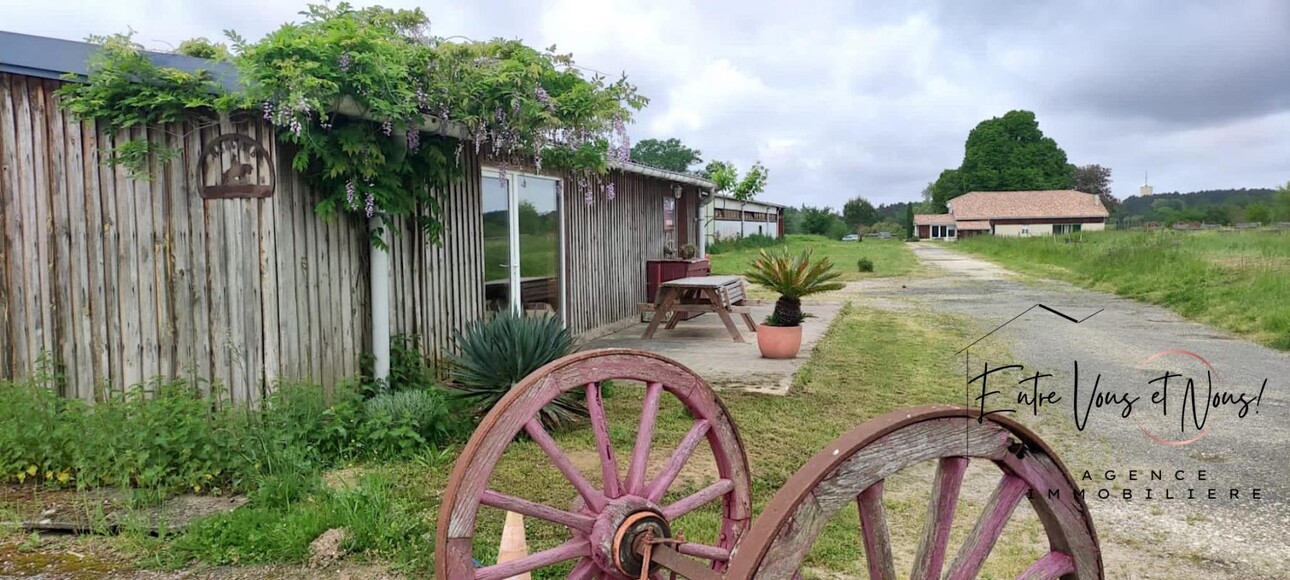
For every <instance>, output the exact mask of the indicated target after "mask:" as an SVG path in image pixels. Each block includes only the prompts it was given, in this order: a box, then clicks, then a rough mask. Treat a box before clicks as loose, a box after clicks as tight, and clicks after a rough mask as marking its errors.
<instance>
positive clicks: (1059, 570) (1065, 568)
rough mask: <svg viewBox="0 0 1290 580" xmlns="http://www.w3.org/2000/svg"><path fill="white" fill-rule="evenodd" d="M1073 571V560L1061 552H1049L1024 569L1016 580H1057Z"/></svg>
mask: <svg viewBox="0 0 1290 580" xmlns="http://www.w3.org/2000/svg"><path fill="white" fill-rule="evenodd" d="M1074 571H1075V559H1074V558H1071V557H1070V556H1069V555H1067V554H1063V553H1061V552H1049V553H1048V554H1046V555H1045V556H1044V557H1043V558H1040V559H1039V560H1037V561H1035V563H1034V564H1031V565H1030V567H1029V568H1026V571H1025V572H1022V573H1021V575H1020V576H1017V580H1057V579H1058V578H1061V577H1062V576H1065V575H1067V574H1070V573H1073V572H1074Z"/></svg>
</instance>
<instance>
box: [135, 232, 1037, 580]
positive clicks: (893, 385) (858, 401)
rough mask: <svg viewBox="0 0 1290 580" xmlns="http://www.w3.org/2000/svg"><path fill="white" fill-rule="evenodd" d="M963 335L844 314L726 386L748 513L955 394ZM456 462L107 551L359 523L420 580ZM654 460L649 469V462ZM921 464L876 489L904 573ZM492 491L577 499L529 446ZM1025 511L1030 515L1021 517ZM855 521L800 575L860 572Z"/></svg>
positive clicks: (371, 549) (664, 439) (627, 415)
mask: <svg viewBox="0 0 1290 580" xmlns="http://www.w3.org/2000/svg"><path fill="white" fill-rule="evenodd" d="M865 243H866V244H867V243H868V242H865ZM971 330H972V329H970V328H969V326H968V324H967V323H966V322H964V319H961V318H953V317H947V316H941V315H933V314H929V313H924V312H919V311H907V312H901V313H898V314H897V313H892V312H887V311H882V310H873V309H865V308H855V307H851V306H848V307H846V308H844V310H843V311H842V313H841V314H839V316H838V318H837V319H836V320H835V322H834V323H833V325H832V327H831V328H830V330H829V332H828V334H827V336H826V337H825V338H824V339H823V340H822V341H821V342H820V344H819V345H818V346H817V347H816V349H815V352H814V354H813V355H812V357H811V359H810V360H809V361H808V362H807V363H806V364H805V366H804V367H803V368H802V369H801V371H800V372H799V373H798V375H797V378H796V381H795V384H794V387H793V389H792V391H791V394H790V395H788V396H770V395H758V394H747V393H738V392H723V393H722V399H723V400H724V401H725V403H726V405H727V406H728V408H729V410H730V412H731V414H732V415H733V417H734V419H735V422H736V424H737V426H738V427H739V429H740V432H741V433H742V436H743V440H744V442H745V444H746V445H747V454H748V457H749V461H750V463H751V467H752V477H753V496H754V507H755V511H756V513H760V512H761V511H762V510H763V509H764V508H765V505H766V503H767V502H768V501H769V499H770V498H771V496H772V495H774V493H775V492H776V491H777V490H778V489H779V488H780V487H781V486H782V485H783V484H784V482H785V481H786V480H787V479H788V478H789V477H790V476H791V475H792V474H793V473H794V472H795V471H796V470H797V469H798V468H799V467H800V466H801V465H802V464H803V463H804V462H805V461H806V460H807V459H808V458H809V457H810V456H811V455H812V454H814V453H815V452H816V451H818V450H819V449H821V448H823V447H824V445H826V444H827V443H828V442H830V441H832V440H833V439H834V438H835V437H837V436H838V435H840V434H841V433H843V432H846V431H848V430H850V429H852V428H853V427H855V426H857V425H859V424H861V423H863V422H864V421H866V420H868V419H870V418H873V417H875V416H877V415H880V414H882V413H884V412H886V411H889V410H892V409H895V408H899V407H906V406H912V405H918V404H922V403H928V402H952V401H956V400H961V394H962V385H961V383H960V382H959V381H960V380H961V379H960V378H959V377H960V375H961V369H959V368H957V365H956V364H955V363H954V362H953V361H954V357H953V356H952V353H953V352H954V351H955V350H956V349H958V348H959V347H960V346H961V344H962V343H963V341H964V340H967V339H968V337H969V335H970V334H971ZM639 387H640V385H634V384H616V385H615V386H614V389H613V391H612V393H611V396H610V397H609V398H608V399H607V407H608V409H607V411H608V416H609V422H610V435H611V438H612V440H613V443H614V445H615V448H616V454H617V455H618V457H619V458H620V468H622V465H621V462H622V461H623V459H622V458H625V457H628V456H630V450H631V448H632V446H633V444H634V441H635V436H636V431H635V425H636V421H637V417H638V416H639V413H640V406H641V402H642V394H643V389H642V388H639ZM690 425H691V420H690V419H689V417H687V416H686V415H685V414H684V413H683V411H682V409H681V407H680V405H679V403H677V402H676V401H675V400H674V399H671V398H670V397H666V396H665V397H664V399H663V404H662V406H661V408H660V411H659V417H658V423H657V427H656V434H655V438H654V449H655V450H656V453H658V454H659V459H660V460H662V459H666V457H667V455H668V454H670V452H671V450H672V449H673V448H675V446H676V444H677V443H678V442H679V441H680V439H681V438H682V437H683V435H684V434H685V432H686V430H687V429H688V428H689V427H690ZM556 439H557V441H558V442H559V444H560V446H561V447H562V448H563V449H564V450H565V451H566V453H568V454H570V455H571V457H573V458H574V461H575V464H577V465H578V466H579V467H580V468H581V469H582V470H583V471H584V473H585V474H586V475H588V476H589V477H591V478H597V479H598V465H597V464H596V463H595V462H594V460H591V459H592V458H594V457H595V451H594V446H593V439H592V436H591V433H590V430H589V429H580V430H576V431H572V432H567V433H560V434H557V437H556ZM708 457H711V455H710V452H709V451H708V450H707V449H706V443H704V444H702V445H701V447H700V449H699V450H697V451H696V452H695V455H694V458H693V459H692V460H691V466H690V467H687V469H686V470H685V471H683V472H682V474H681V477H680V478H678V485H677V486H674V488H675V489H674V490H673V492H671V495H670V497H668V498H665V500H664V502H663V503H664V504H666V503H669V502H670V501H675V499H678V498H679V497H681V496H682V494H686V495H688V494H690V493H694V492H695V491H698V490H699V489H701V488H703V487H705V486H706V485H708V484H709V483H710V482H711V480H712V479H714V475H715V469H714V468H713V465H712V462H711V461H710V460H709V461H704V458H708ZM454 460H455V456H454V455H453V452H452V451H449V452H446V453H442V454H434V453H427V454H426V455H425V456H424V457H423V458H421V459H419V460H417V461H408V462H399V463H393V464H384V465H374V466H370V467H365V468H361V470H362V471H363V472H365V475H364V476H363V478H361V479H360V484H359V485H358V487H357V488H356V489H353V490H349V491H340V492H317V491H316V492H312V493H310V494H308V495H305V496H304V497H300V498H295V499H293V500H291V501H289V502H287V503H286V505H285V506H274V507H259V508H256V507H254V506H252V507H247V508H243V509H240V510H238V511H236V512H233V513H231V514H229V515H226V516H221V517H218V518H216V519H214V520H208V521H207V522H204V523H200V524H198V525H197V526H196V527H195V528H193V529H191V530H189V531H187V532H185V533H184V534H181V535H179V536H177V537H176V538H174V539H167V540H160V539H156V538H150V537H142V536H139V535H130V534H127V535H125V536H123V537H121V538H118V539H117V540H116V548H117V549H118V550H121V551H125V552H127V553H133V554H135V555H136V556H138V557H141V558H143V559H144V560H145V563H147V564H151V565H154V566H162V567H175V566H178V565H182V564H184V563H186V562H191V561H194V560H195V561H199V562H205V563H215V564H223V563H255V562H270V563H272V562H283V561H285V562H299V561H301V560H302V559H303V558H304V557H305V554H307V546H308V543H309V542H310V541H311V540H312V538H314V537H316V536H317V534H318V533H320V532H321V531H322V530H324V529H328V528H330V527H339V526H345V527H355V528H357V529H356V530H355V532H356V534H355V536H354V537H353V538H352V540H351V543H352V545H351V548H353V549H354V551H355V552H356V553H355V554H354V555H352V556H351V557H350V558H351V559H356V560H360V561H361V560H363V559H371V560H375V561H379V562H387V563H391V564H392V565H393V566H394V567H395V568H396V569H398V570H400V571H404V572H407V573H409V574H411V575H424V574H426V573H427V571H428V570H429V569H430V566H431V565H432V562H433V554H432V551H433V538H434V529H433V528H434V522H435V518H436V515H437V508H438V500H439V493H440V492H441V490H442V489H443V487H444V485H445V482H446V480H447V477H448V473H449V471H450V470H451V467H452V462H453V461H454ZM651 462H652V465H653V462H654V458H651ZM920 467H926V469H921V470H916V471H914V472H912V473H909V474H904V475H900V476H898V477H893V478H891V479H889V480H888V485H887V492H886V497H887V499H888V503H887V509H888V519H889V520H890V522H891V524H890V525H891V529H892V535H893V538H894V541H895V542H896V552H897V561H898V563H900V564H902V565H905V566H906V568H905V569H908V565H910V564H911V562H912V558H913V554H914V551H915V547H916V545H917V541H918V536H919V534H920V533H921V526H922V518H923V516H924V511H925V508H926V504H927V497H928V492H929V489H930V486H931V483H930V482H931V477H932V473H933V470H932V468H931V467H932V466H931V465H930V464H929V465H926V466H920ZM657 469H658V466H657V465H653V467H651V469H650V475H651V477H652V475H653V473H655V472H656V470H657ZM985 471H988V472H989V476H988V477H985V476H983V477H981V478H979V479H981V480H982V481H984V482H985V483H984V484H983V485H985V486H986V487H984V488H982V489H980V490H978V491H979V493H976V494H974V495H973V497H972V498H968V497H964V499H963V500H962V502H961V503H960V510H959V511H960V512H961V514H960V516H959V518H957V520H961V521H958V529H956V531H955V533H954V536H953V540H952V541H954V542H959V541H961V540H962V538H963V537H965V535H966V533H967V531H968V529H970V527H971V524H972V523H973V522H974V521H975V518H976V517H977V514H979V511H980V508H981V506H982V505H983V504H984V501H985V499H986V497H987V496H988V494H989V491H990V489H991V488H992V487H993V485H994V482H995V481H997V475H996V474H995V472H994V471H993V468H992V467H991V468H990V469H988V470H985ZM970 473H971V472H970ZM971 479H972V478H971V477H969V480H970V481H971ZM490 487H492V488H494V489H498V490H499V491H502V492H506V493H511V494H513V495H517V496H520V497H524V498H527V499H530V500H536V501H542V502H544V503H547V504H549V505H554V506H568V505H569V504H570V502H571V501H572V500H573V498H575V497H576V492H575V491H574V490H573V489H572V487H571V486H570V485H569V484H568V483H567V482H566V481H565V480H564V478H563V476H561V475H560V473H559V472H558V471H557V470H556V469H555V468H554V467H552V466H551V465H550V463H549V462H548V461H547V459H546V457H545V455H544V454H543V453H542V451H541V450H540V449H538V448H537V446H536V445H534V444H533V443H531V442H519V443H516V444H514V445H512V446H511V447H510V448H509V450H508V451H507V453H506V454H505V455H504V457H503V460H502V462H501V464H500V465H499V468H498V470H497V471H496V472H495V473H494V476H493V478H492V480H491V482H490ZM969 487H970V486H969ZM714 507H715V506H714V505H709V506H708V507H707V508H706V509H703V510H700V511H697V512H694V513H691V514H689V515H687V516H685V517H683V518H680V519H679V520H678V522H676V523H675V525H674V529H677V528H679V529H680V530H683V531H684V532H685V535H686V537H688V538H691V539H693V540H696V541H702V542H709V543H710V542H714V541H715V540H716V533H717V526H718V524H719V513H718V512H717V511H716V510H715V509H714ZM1024 510H1028V507H1025V506H1023V508H1022V509H1021V510H1019V512H1021V511H1024ZM503 517H504V515H503V513H502V512H500V511H499V510H495V509H492V508H483V509H482V510H481V513H480V518H479V522H480V528H479V534H478V536H477V538H478V539H477V543H476V556H477V557H478V559H480V560H481V561H484V562H489V561H492V559H493V558H495V556H496V549H497V545H498V541H499V539H500V534H501V527H502V523H503ZM957 520H956V521H957ZM527 523H528V525H527V536H528V542H529V548H530V551H537V550H542V549H546V548H550V547H553V546H555V545H557V544H559V543H560V542H562V541H563V540H565V539H567V537H568V536H567V533H568V532H567V531H566V530H564V529H562V528H559V527H557V526H555V525H548V524H545V523H544V522H538V521H533V520H529V521H528V522H527ZM856 524H857V518H856V514H855V511H854V510H843V512H842V514H841V515H840V516H839V517H838V518H837V521H835V522H832V523H831V524H830V525H829V526H828V527H827V528H826V530H825V532H824V534H823V536H822V537H821V538H820V540H819V541H818V542H817V543H816V544H815V547H814V549H813V551H812V553H811V555H810V557H809V559H808V567H809V570H808V574H807V576H808V577H830V575H836V574H845V575H857V574H860V573H861V571H862V570H863V565H864V564H863V562H864V557H863V547H862V544H861V542H860V537H859V532H858V526H857V525H856ZM1039 529H1040V528H1039V524H1038V521H1037V520H1036V519H1034V518H1031V520H1029V521H1022V522H1018V523H1015V524H1010V525H1009V528H1008V532H1007V534H1006V535H1005V538H1004V540H1002V541H1001V543H1000V545H1001V546H1007V547H1006V548H1002V549H1001V550H999V554H998V555H996V556H993V557H992V559H991V560H990V561H989V562H988V563H987V571H988V572H989V574H990V575H992V576H997V575H1007V576H1008V577H1011V576H1013V575H1015V574H1017V573H1018V572H1020V571H1021V570H1022V569H1024V567H1025V566H1026V565H1028V564H1029V563H1030V562H1031V561H1033V559H1034V558H1036V557H1038V556H1039V555H1041V547H1042V546H1041V544H1040V542H1039V541H1040V540H1042V534H1041V533H1040V532H1039ZM1018 540H1020V541H1018ZM957 545H958V544H957V543H952V544H951V548H952V549H957ZM567 571H568V567H567V566H566V567H565V568H553V569H550V570H545V571H543V572H542V573H541V574H537V575H535V578H556V577H563V575H564V574H565V573H567Z"/></svg>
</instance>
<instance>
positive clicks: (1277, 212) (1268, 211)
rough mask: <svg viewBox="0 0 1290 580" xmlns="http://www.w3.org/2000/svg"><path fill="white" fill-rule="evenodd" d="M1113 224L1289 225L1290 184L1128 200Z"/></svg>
mask: <svg viewBox="0 0 1290 580" xmlns="http://www.w3.org/2000/svg"><path fill="white" fill-rule="evenodd" d="M1111 220H1112V221H1113V222H1117V223H1121V224H1125V225H1133V224H1139V223H1149V222H1156V223H1160V224H1162V225H1165V226H1171V225H1173V224H1175V223H1177V222H1203V223H1209V224H1222V225H1231V224H1237V223H1249V222H1259V223H1264V224H1266V223H1270V222H1281V221H1287V222H1290V183H1287V184H1285V185H1284V186H1282V187H1280V188H1278V189H1266V188H1254V189H1245V188H1242V189H1212V190H1205V191H1193V192H1190V193H1178V192H1169V193H1157V194H1155V195H1150V196H1137V195H1135V196H1132V197H1129V198H1126V199H1125V200H1124V201H1123V202H1122V203H1121V204H1120V206H1119V207H1118V208H1116V210H1115V212H1114V213H1112V214H1111Z"/></svg>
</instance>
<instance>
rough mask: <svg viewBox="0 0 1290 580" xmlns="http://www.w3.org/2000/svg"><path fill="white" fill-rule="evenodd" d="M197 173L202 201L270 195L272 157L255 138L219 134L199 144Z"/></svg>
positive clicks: (272, 177)
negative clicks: (203, 143)
mask: <svg viewBox="0 0 1290 580" xmlns="http://www.w3.org/2000/svg"><path fill="white" fill-rule="evenodd" d="M197 171H198V176H197V184H198V190H199V191H200V192H201V195H202V198H203V199H244V198H252V199H253V198H264V197H270V196H272V195H273V188H274V178H275V176H274V169H273V156H272V154H271V153H270V152H269V151H268V150H267V149H266V148H265V147H264V146H263V145H261V144H260V143H258V142H257V141H256V140H255V139H252V138H250V137H248V136H246V135H243V134H240V133H229V134H225V135H220V136H218V137H216V138H214V139H212V140H210V141H208V142H207V143H206V144H205V145H203V146H202V151H201V157H200V159H199V160H198V163H197Z"/></svg>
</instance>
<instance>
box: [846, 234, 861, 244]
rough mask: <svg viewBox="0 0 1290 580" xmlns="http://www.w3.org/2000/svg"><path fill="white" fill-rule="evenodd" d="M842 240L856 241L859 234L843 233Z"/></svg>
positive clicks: (858, 239)
mask: <svg viewBox="0 0 1290 580" xmlns="http://www.w3.org/2000/svg"><path fill="white" fill-rule="evenodd" d="M842 241H844V242H858V241H860V236H857V235H855V234H847V235H845V236H842Z"/></svg>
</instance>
